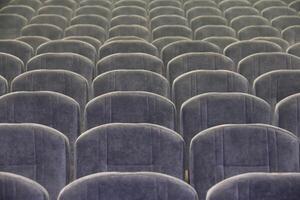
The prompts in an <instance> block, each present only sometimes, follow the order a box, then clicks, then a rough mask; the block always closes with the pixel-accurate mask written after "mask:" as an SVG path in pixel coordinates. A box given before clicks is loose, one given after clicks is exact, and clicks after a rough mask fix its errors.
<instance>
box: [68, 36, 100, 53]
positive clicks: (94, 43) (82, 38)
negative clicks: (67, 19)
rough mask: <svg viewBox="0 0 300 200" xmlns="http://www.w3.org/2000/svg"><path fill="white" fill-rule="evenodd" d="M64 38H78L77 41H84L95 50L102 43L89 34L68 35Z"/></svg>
mask: <svg viewBox="0 0 300 200" xmlns="http://www.w3.org/2000/svg"><path fill="white" fill-rule="evenodd" d="M64 40H78V41H82V42H86V43H88V44H90V45H92V46H93V47H95V49H97V50H98V49H99V48H100V47H101V45H102V43H101V42H100V41H99V40H97V39H96V38H93V37H90V36H69V37H64Z"/></svg>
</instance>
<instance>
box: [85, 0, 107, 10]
mask: <svg viewBox="0 0 300 200" xmlns="http://www.w3.org/2000/svg"><path fill="white" fill-rule="evenodd" d="M80 6H102V7H105V8H108V9H110V8H111V2H110V1H106V0H102V1H99V0H82V1H80Z"/></svg>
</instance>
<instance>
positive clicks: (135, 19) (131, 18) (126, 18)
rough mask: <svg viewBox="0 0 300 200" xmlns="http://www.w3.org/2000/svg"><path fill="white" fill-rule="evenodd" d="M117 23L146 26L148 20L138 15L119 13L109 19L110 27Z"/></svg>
mask: <svg viewBox="0 0 300 200" xmlns="http://www.w3.org/2000/svg"><path fill="white" fill-rule="evenodd" d="M118 25H140V26H144V27H148V20H147V18H145V17H142V16H139V15H119V16H117V17H114V18H112V19H111V21H110V27H114V26H118Z"/></svg>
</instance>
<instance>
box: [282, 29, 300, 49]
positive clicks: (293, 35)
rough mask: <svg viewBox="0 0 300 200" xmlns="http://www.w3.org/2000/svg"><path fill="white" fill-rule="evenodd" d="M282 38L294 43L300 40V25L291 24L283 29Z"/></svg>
mask: <svg viewBox="0 0 300 200" xmlns="http://www.w3.org/2000/svg"><path fill="white" fill-rule="evenodd" d="M282 38H283V39H285V40H286V41H288V42H289V43H290V45H293V44H295V43H298V42H300V25H295V26H289V27H288V28H286V29H284V30H283V31H282Z"/></svg>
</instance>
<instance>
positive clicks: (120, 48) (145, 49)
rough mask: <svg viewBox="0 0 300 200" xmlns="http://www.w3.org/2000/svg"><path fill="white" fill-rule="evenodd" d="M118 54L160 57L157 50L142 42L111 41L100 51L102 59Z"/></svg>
mask: <svg viewBox="0 0 300 200" xmlns="http://www.w3.org/2000/svg"><path fill="white" fill-rule="evenodd" d="M116 53H147V54H149V55H153V56H158V51H157V48H156V47H155V46H153V45H152V44H150V43H148V42H146V41H142V40H127V41H126V40H119V41H111V42H108V43H105V44H104V45H102V46H101V47H100V49H99V57H100V58H104V57H105V56H109V55H112V54H116Z"/></svg>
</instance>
